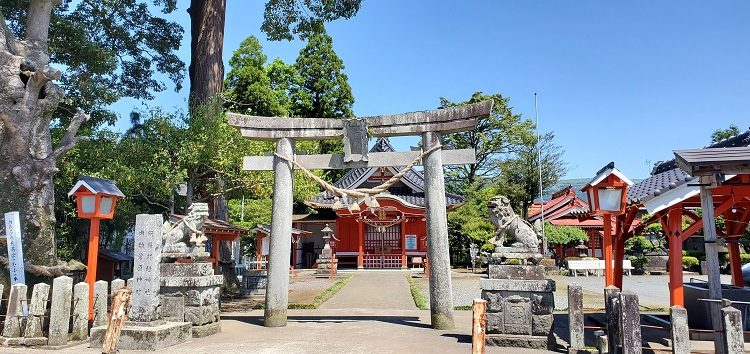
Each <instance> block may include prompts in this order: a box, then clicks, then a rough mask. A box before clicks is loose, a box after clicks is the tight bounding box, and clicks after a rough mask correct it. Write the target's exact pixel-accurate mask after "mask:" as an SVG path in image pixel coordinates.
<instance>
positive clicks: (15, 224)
mask: <svg viewBox="0 0 750 354" xmlns="http://www.w3.org/2000/svg"><path fill="white" fill-rule="evenodd" d="M5 233H6V235H7V237H8V238H7V239H8V259H9V260H10V264H9V266H10V283H11V285H16V284H26V275H25V273H24V269H23V243H22V242H21V218H20V217H19V214H18V212H17V211H11V212H10V213H5Z"/></svg>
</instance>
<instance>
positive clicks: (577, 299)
mask: <svg viewBox="0 0 750 354" xmlns="http://www.w3.org/2000/svg"><path fill="white" fill-rule="evenodd" d="M568 327H569V329H570V346H569V347H568V351H571V350H573V351H575V350H578V349H583V347H584V346H585V345H584V343H583V288H582V287H581V286H580V285H578V284H576V283H573V284H570V285H568Z"/></svg>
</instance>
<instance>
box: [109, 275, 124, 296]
mask: <svg viewBox="0 0 750 354" xmlns="http://www.w3.org/2000/svg"><path fill="white" fill-rule="evenodd" d="M124 287H125V280H123V279H115V280H113V281H112V289H110V292H109V296H112V295H114V294H115V293H116V292H117V290H120V289H122V288H124Z"/></svg>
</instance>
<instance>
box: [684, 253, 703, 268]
mask: <svg viewBox="0 0 750 354" xmlns="http://www.w3.org/2000/svg"><path fill="white" fill-rule="evenodd" d="M698 264H700V262H699V261H698V258H695V257H691V256H685V257H682V267H683V268H684V269H686V270H690V269H693V267H695V266H697V265H698Z"/></svg>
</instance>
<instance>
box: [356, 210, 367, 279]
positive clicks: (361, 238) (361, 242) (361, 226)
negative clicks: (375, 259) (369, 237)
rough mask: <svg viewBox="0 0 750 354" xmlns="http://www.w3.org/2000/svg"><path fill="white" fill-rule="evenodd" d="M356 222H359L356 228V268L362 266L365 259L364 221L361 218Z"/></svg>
mask: <svg viewBox="0 0 750 354" xmlns="http://www.w3.org/2000/svg"><path fill="white" fill-rule="evenodd" d="M357 224H359V225H358V226H359V227H358V228H357V230H358V233H359V255H357V269H362V268H364V260H365V252H364V247H365V230H364V229H365V223H364V221H362V220H359V219H358V220H357Z"/></svg>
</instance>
